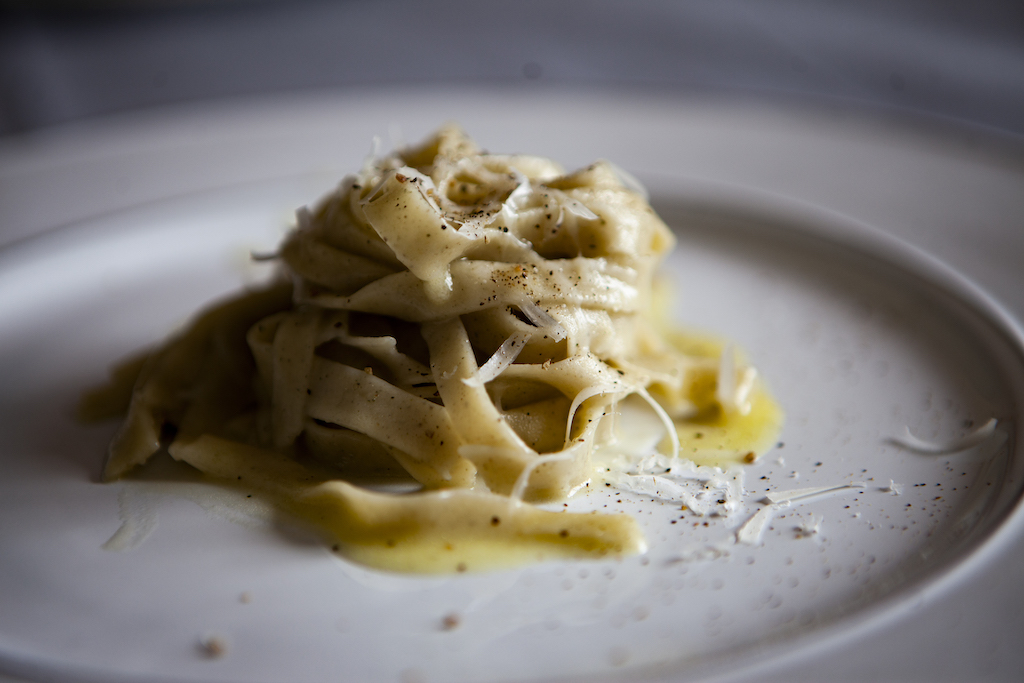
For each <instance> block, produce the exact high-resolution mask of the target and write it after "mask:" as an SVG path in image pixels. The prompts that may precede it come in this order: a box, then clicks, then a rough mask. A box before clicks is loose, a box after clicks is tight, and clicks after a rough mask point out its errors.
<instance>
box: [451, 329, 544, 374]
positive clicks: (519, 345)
mask: <svg viewBox="0 0 1024 683" xmlns="http://www.w3.org/2000/svg"><path fill="white" fill-rule="evenodd" d="M532 336H533V335H532V334H530V333H529V332H516V333H515V334H513V335H512V336H511V337H509V338H508V339H506V340H505V341H503V342H502V343H501V346H499V347H498V350H497V351H495V352H494V354H493V355H492V356H491V357H490V358H488V359H487V362H486V363H484V364H483V365H481V366H480V368H479V369H477V371H476V374H475V375H473V376H472V377H466V378H465V379H463V380H462V381H463V382H464V383H466V384H467V385H469V386H471V387H482V386H483V385H485V384H487V383H488V382H490V381H491V380H493V379H495V378H496V377H497V376H498V375H500V374H501V373H503V372H504V371H505V368H507V367H508V366H510V365H512V363H514V362H515V360H516V358H518V357H519V354H520V353H522V352H523V348H524V347H525V346H526V342H528V341H530V337H532Z"/></svg>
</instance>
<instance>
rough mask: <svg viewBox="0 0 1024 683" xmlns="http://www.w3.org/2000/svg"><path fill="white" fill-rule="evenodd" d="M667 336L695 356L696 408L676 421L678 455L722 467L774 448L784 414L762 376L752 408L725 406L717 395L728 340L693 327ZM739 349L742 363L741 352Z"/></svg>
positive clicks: (692, 397) (750, 401)
mask: <svg viewBox="0 0 1024 683" xmlns="http://www.w3.org/2000/svg"><path fill="white" fill-rule="evenodd" d="M666 337H667V338H668V339H669V341H670V342H671V343H672V345H673V346H675V347H676V348H677V349H678V350H680V351H682V352H683V353H684V354H685V355H687V356H688V357H690V358H693V359H695V361H696V363H695V366H694V368H693V369H692V370H691V377H690V384H689V399H690V401H691V402H692V403H693V405H694V407H695V410H696V412H695V414H694V415H692V416H688V417H686V418H684V419H677V420H675V426H676V433H677V435H678V437H679V456H680V457H682V458H686V459H687V460H692V461H693V462H695V463H696V464H698V465H713V466H717V467H721V468H723V469H724V468H726V467H728V466H730V465H734V464H737V463H748V464H749V463H752V462H754V461H755V460H756V459H757V458H759V457H760V456H761V455H763V454H764V453H765V452H767V451H769V450H771V448H772V447H773V446H774V445H775V443H776V440H777V439H778V437H779V434H780V433H781V431H782V425H783V421H784V414H783V411H782V408H781V407H780V406H779V404H778V403H777V402H776V401H775V398H774V397H773V396H772V395H771V393H770V392H769V391H768V389H767V388H766V387H765V385H764V381H763V380H762V379H760V378H758V379H757V380H756V381H755V383H754V386H753V389H752V390H751V392H750V395H749V397H748V400H747V407H748V408H749V410H746V411H738V410H724V409H723V408H722V407H721V406H720V405H719V403H718V401H717V399H716V388H717V379H718V378H717V375H718V363H719V359H720V357H721V355H722V353H723V352H726V351H727V349H728V348H729V345H728V344H726V343H725V342H723V341H722V340H720V339H716V338H714V337H711V336H708V335H704V334H699V333H693V332H682V331H672V332H670V333H668V334H667V335H666ZM736 354H737V358H738V360H739V364H740V365H743V364H744V363H745V361H744V358H743V354H742V353H740V352H736ZM666 447H667V440H666V441H663V442H662V452H666V451H665V450H664V449H665V448H666Z"/></svg>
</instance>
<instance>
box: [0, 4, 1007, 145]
mask: <svg viewBox="0 0 1024 683" xmlns="http://www.w3.org/2000/svg"><path fill="white" fill-rule="evenodd" d="M451 83H456V84H462V85H471V84H475V83H488V84H496V83H497V84H503V83H504V84H508V85H510V86H518V87H544V86H547V87H551V88H554V87H558V86H562V85H567V86H572V87H577V88H589V89H594V88H621V87H622V86H629V87H639V88H646V89H657V90H663V91H666V92H669V93H672V94H680V95H686V96H694V97H702V96H708V95H714V96H721V95H726V96H735V97H758V98H764V97H771V98H783V99H799V100H812V101H814V100H826V101H833V102H834V101H838V102H840V103H842V104H843V105H845V106H855V107H856V106H866V107H869V108H877V107H882V108H886V109H891V110H898V111H906V112H912V113H919V114H924V115H926V116H928V117H936V118H940V119H953V120H956V121H959V122H967V123H970V124H972V125H977V126H983V127H989V128H994V129H1000V130H1003V131H1009V132H1011V133H1015V134H1022V133H1024V3H1022V2H1016V1H1013V0H1002V1H1001V0H973V1H971V2H966V1H963V0H961V1H955V0H954V1H950V0H861V1H858V2H836V1H832V2H829V1H827V0H777V1H774V2H764V1H757V0H718V1H714V2H712V1H691V2H679V1H673V0H646V1H637V2H614V1H612V0H592V1H584V0H561V1H559V2H554V1H550V0H548V1H545V0H517V2H493V3H491V2H467V1H465V0H438V1H434V2H427V1H422V0H421V1H414V0H338V1H334V2H329V1H326V0H293V1H291V2H272V1H270V0H221V1H220V2H200V1H197V0H193V1H190V0H179V1H174V0H150V1H145V0H135V1H132V0H123V1H109V2H30V1H28V0H25V1H23V2H16V1H11V0H6V1H4V2H0V135H12V134H17V133H23V132H26V131H32V130H36V129H39V128H43V127H47V126H52V125H54V124H59V123H62V122H67V121H71V120H75V119H81V118H83V117H96V116H102V115H104V114H110V113H115V112H124V111H130V110H137V109H141V108H148V107H154V106H159V105H166V104H171V103H188V102H196V101H202V100H210V99H223V98H239V97H249V96H261V95H266V94H281V93H284V94H287V93H295V92H300V91H311V90H335V91H336V90H338V89H345V88H350V87H353V86H364V87H365V86H382V87H387V86H395V85H406V84H451Z"/></svg>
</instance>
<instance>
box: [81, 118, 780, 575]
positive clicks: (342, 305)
mask: <svg viewBox="0 0 1024 683" xmlns="http://www.w3.org/2000/svg"><path fill="white" fill-rule="evenodd" d="M673 243H674V238H673V235H672V233H671V232H670V231H669V230H668V228H667V227H666V226H665V225H664V223H663V222H662V221H661V220H660V219H659V218H658V217H657V215H656V214H655V213H654V211H653V210H652V209H651V208H650V206H649V205H648V204H647V201H646V199H645V197H644V196H643V195H642V194H641V193H640V192H638V191H637V190H636V188H635V187H634V185H633V184H625V183H624V182H623V181H622V180H621V175H620V174H619V173H618V172H617V171H616V169H615V168H614V167H613V166H612V165H611V164H609V163H606V162H598V163H595V164H593V165H591V166H588V167H586V168H584V169H582V170H579V171H576V172H573V173H568V174H566V173H564V172H563V170H562V169H561V168H560V167H558V166H557V165H556V164H554V163H553V162H551V161H548V160H546V159H541V158H538V157H531V156H516V155H511V156H508V155H505V156H503V155H492V154H485V153H483V152H482V151H481V150H480V149H479V148H477V146H476V145H475V144H474V143H473V142H472V141H471V140H470V139H469V138H467V137H466V136H465V135H464V134H463V133H461V131H459V130H458V129H455V128H445V129H443V130H442V131H441V132H439V133H438V134H436V135H435V136H434V137H432V138H431V139H430V140H428V141H427V142H426V143H425V144H424V145H423V146H421V147H418V148H413V149H409V150H405V151H401V152H398V153H395V154H393V155H391V156H386V157H383V158H378V159H373V160H370V161H368V162H367V164H366V165H365V167H364V168H363V170H362V172H361V173H359V174H358V175H354V176H350V177H348V178H346V179H345V180H344V181H343V182H342V183H341V185H340V187H339V188H338V189H337V190H336V191H335V192H334V193H332V194H330V195H329V196H327V197H326V198H325V199H323V200H322V201H321V203H320V204H319V205H318V206H317V207H316V208H315V209H313V210H307V209H300V210H299V211H298V212H297V227H296V228H295V229H294V230H293V231H292V232H291V233H290V234H289V236H288V237H287V238H286V240H285V241H284V243H283V244H282V246H281V247H280V249H279V253H278V255H277V256H278V257H279V259H280V261H281V263H282V277H281V278H280V280H279V281H277V282H276V283H274V284H272V285H270V286H269V287H267V288H265V289H262V290H259V291H254V292H249V293H245V294H243V295H241V296H239V297H237V298H236V299H234V300H231V301H229V302H227V303H224V304H221V305H220V306H218V307H216V308H213V309H211V310H209V311H208V312H207V313H205V314H204V315H203V316H202V317H200V318H199V319H198V320H196V321H195V322H194V323H193V324H192V325H191V326H190V327H189V328H188V329H187V330H186V331H185V332H184V333H182V334H181V335H179V336H178V337H177V338H175V339H172V340H171V341H170V342H169V343H168V344H167V345H166V346H164V347H163V348H161V349H160V350H158V351H156V352H155V353H153V354H152V355H151V356H150V357H149V358H148V359H147V360H146V362H145V364H144V365H143V366H142V368H141V371H140V372H139V375H138V379H137V381H136V383H135V386H134V391H133V393H132V397H131V400H130V406H129V408H128V416H127V419H126V421H125V422H124V424H123V426H122V428H121V429H120V431H119V432H118V434H117V436H116V437H115V439H114V441H113V443H112V445H111V448H110V454H109V458H108V461H107V464H106V469H105V477H106V478H107V479H118V478H120V477H123V476H125V475H126V474H128V473H129V472H130V471H131V470H132V469H133V468H135V467H137V466H138V465H140V464H142V463H144V462H145V461H146V460H147V459H148V458H149V457H150V456H152V455H153V454H154V453H156V452H157V451H159V450H160V449H161V448H162V447H164V446H166V447H167V450H168V452H169V453H170V455H171V456H172V457H174V458H176V459H178V460H181V461H184V462H187V463H189V464H191V465H193V466H194V467H196V468H198V469H199V470H201V471H203V472H205V473H207V474H208V475H210V476H212V477H215V478H217V479H218V480H220V481H223V482H225V483H232V484H234V485H237V486H243V487H251V488H252V490H253V491H255V492H258V493H260V494H262V495H265V496H269V497H271V498H272V499H274V500H276V501H278V503H279V504H280V505H281V506H282V507H283V508H285V509H287V510H289V511H291V512H292V513H294V514H297V515H300V516H302V517H305V518H307V519H310V520H312V521H314V522H315V523H317V524H318V525H320V526H321V527H322V528H323V529H325V530H326V531H327V533H328V534H329V535H330V538H331V539H332V542H333V543H334V544H336V547H337V548H338V549H339V551H340V552H343V553H344V554H347V555H348V556H350V557H352V558H354V559H357V560H359V561H362V562H366V563H368V564H371V565H375V566H380V567H387V568H392V569H402V570H413V571H451V570H456V569H465V568H472V569H476V568H480V567H484V566H489V565H493V564H495V563H498V564H502V563H506V562H508V558H509V553H508V552H503V553H499V554H495V549H496V548H498V547H499V546H500V547H501V548H504V549H506V551H507V549H509V548H512V549H518V550H516V551H515V552H518V553H519V554H520V555H521V556H522V559H525V560H532V559H536V558H539V557H551V556H562V557H580V556H604V555H621V554H626V553H635V552H640V551H642V549H643V548H644V547H645V544H644V540H643V535H642V534H641V532H640V530H639V527H638V526H637V524H636V523H635V522H634V521H633V520H632V519H631V518H629V517H628V516H625V515H621V514H617V515H596V514H572V513H563V512H559V513H555V512H551V511H547V510H545V509H543V508H542V507H537V506H535V505H533V504H532V503H540V502H544V501H552V500H560V499H563V498H565V497H568V496H571V495H573V494H574V493H575V492H577V491H578V490H579V489H580V488H581V487H584V486H585V485H586V484H587V483H588V481H589V480H590V478H591V476H592V474H593V465H592V462H591V457H592V454H593V453H594V449H595V447H599V446H600V444H602V443H605V442H608V441H609V440H612V439H614V438H615V437H614V435H615V431H616V430H615V429H614V428H613V425H612V422H613V420H611V419H607V418H609V416H610V415H612V414H614V413H615V412H616V406H617V405H618V404H619V403H620V402H621V401H623V400H625V399H626V398H627V397H629V396H632V395H638V396H640V397H641V398H643V399H644V400H645V401H648V402H649V403H650V406H651V409H652V410H653V412H655V413H656V415H657V416H658V419H659V420H660V421H661V423H667V422H671V421H674V422H676V426H678V427H679V430H680V431H679V434H680V437H681V438H682V442H681V441H680V440H679V438H677V437H676V432H675V427H676V426H673V425H671V424H669V425H667V428H668V432H669V436H670V438H669V439H668V441H669V443H670V444H671V445H672V450H673V451H674V452H678V451H679V449H680V448H681V447H682V448H683V450H685V451H686V453H684V455H686V456H687V457H693V458H695V459H697V460H699V459H700V454H701V453H702V452H703V453H705V454H706V453H707V452H709V451H707V448H712V449H714V448H717V449H718V454H717V455H718V456H722V455H723V454H725V455H727V456H728V457H730V458H733V459H734V460H740V459H742V458H743V456H744V455H746V456H748V457H747V459H748V461H749V460H750V459H751V457H750V456H751V455H752V454H757V453H760V452H761V451H763V450H765V449H766V448H767V446H769V445H770V444H771V442H772V438H773V434H774V431H773V430H776V429H777V428H778V423H779V419H780V418H779V414H778V411H777V409H776V408H775V407H774V404H773V403H771V402H770V400H769V399H767V397H766V395H765V394H764V393H763V392H761V391H760V390H759V389H757V388H752V387H753V382H754V379H755V374H754V373H753V371H752V369H750V368H746V367H739V366H738V363H737V362H736V361H735V360H734V357H733V351H732V347H731V346H730V347H728V353H727V357H724V358H722V359H719V358H717V357H716V356H715V354H714V353H711V354H690V353H684V352H682V351H680V350H679V348H678V347H677V346H676V345H674V344H672V343H670V342H669V341H668V340H667V339H666V338H665V336H664V335H663V334H662V331H661V325H660V324H659V323H658V321H657V320H656V317H655V316H654V314H653V309H654V302H653V296H652V291H653V288H652V284H653V279H654V277H655V271H656V269H657V267H658V265H659V263H660V262H661V260H662V258H663V256H664V254H665V253H666V252H667V251H668V250H669V249H670V248H671V247H672V246H673ZM717 353H718V355H722V352H721V349H720V348H719V349H718V351H717ZM726 375H727V376H726ZM723 377H724V379H723ZM737 392H739V393H741V394H742V395H739V394H737V395H736V396H733V394H734V393H737ZM726 394H728V395H726ZM759 397H760V398H759ZM94 400H95V397H94ZM87 403H88V402H87ZM751 406H753V413H751ZM734 413H735V415H734V416H733V417H730V416H731V415H732V414H734ZM730 419H733V422H730V421H729V420H730ZM735 420H740V421H743V420H746V421H747V423H745V424H746V427H745V428H746V429H747V432H743V428H744V427H743V425H740V427H741V428H740V430H739V432H740V433H741V434H742V436H741V437H739V438H733V440H732V441H730V440H729V439H730V436H729V435H730V434H732V435H734V434H735V433H736V430H735V429H734V427H735V425H734V422H735ZM755 422H756V424H759V425H761V428H759V429H760V431H758V429H755V427H754V426H752V425H755ZM765 425H767V428H765V427H764V426H765ZM687 430H689V431H687ZM715 430H718V433H717V434H718V435H717V436H716V435H715V434H716V432H715ZM705 433H706V434H707V435H708V436H707V440H706V441H704V442H701V439H703V438H704V436H705ZM715 439H717V441H716V440H715ZM681 443H682V446H681V445H680V444H681ZM705 444H706V447H705ZM715 444H717V445H715ZM691 451H692V452H691ZM674 454H675V453H673V455H674ZM401 477H411V478H412V479H414V480H415V481H416V482H417V483H418V485H419V487H420V490H418V491H414V492H405V493H396V492H386V491H381V490H380V489H379V487H377V489H375V490H371V489H370V488H366V487H362V486H358V485H357V484H359V483H360V482H362V483H366V482H377V483H379V482H380V481H381V480H392V481H393V480H396V479H399V478H401ZM341 480H347V482H346V481H341ZM499 556H500V557H501V558H504V559H495V558H498V557H499Z"/></svg>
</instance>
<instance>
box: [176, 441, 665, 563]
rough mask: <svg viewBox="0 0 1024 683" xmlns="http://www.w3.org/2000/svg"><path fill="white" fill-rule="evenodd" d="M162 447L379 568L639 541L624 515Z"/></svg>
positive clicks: (595, 553) (563, 552)
mask: <svg viewBox="0 0 1024 683" xmlns="http://www.w3.org/2000/svg"><path fill="white" fill-rule="evenodd" d="M170 450H171V455H172V457H174V458H175V459H177V460H181V461H183V462H187V463H188V464H190V465H192V466H193V467H195V468H197V469H199V470H200V471H202V472H204V473H205V474H207V475H208V476H210V477H212V478H214V479H216V480H217V481H218V482H219V483H224V484H229V485H232V486H235V487H241V488H244V489H247V490H251V491H252V492H253V493H254V494H256V495H260V496H263V497H265V498H267V499H269V500H270V501H271V502H272V503H273V504H274V505H276V506H277V507H278V509H281V510H283V511H285V512H287V513H290V514H291V515H294V516H295V517H298V518H300V519H303V520H306V521H308V522H310V523H312V524H313V525H315V526H316V527H317V528H318V529H320V530H321V531H322V532H323V533H324V535H325V540H326V541H327V543H328V545H329V546H330V547H331V548H332V549H333V550H334V551H335V552H337V553H339V554H341V555H343V556H346V557H348V558H349V559H351V560H353V561H356V562H359V563H362V564H365V565H369V566H371V567H376V568H379V569H387V570H392V571H401V572H414V573H454V572H466V571H480V570H485V569H493V568H497V567H510V566H517V565H522V564H526V563H532V562H537V561H542V560H548V559H554V558H566V559H568V558H601V557H618V556H623V555H631V554H636V553H640V552H643V551H644V550H645V549H646V544H645V541H644V538H643V533H642V532H641V530H640V528H639V526H638V525H637V523H636V522H635V521H634V520H633V519H632V518H631V517H629V516H628V515H625V514H607V515H599V514H581V513H570V512H554V511H550V510H545V509H542V508H539V507H536V506H533V505H526V504H522V503H519V502H518V501H515V500H513V499H510V498H507V497H504V496H497V495H494V494H490V493H481V492H477V491H473V490H466V489H448V490H435V491H425V492H417V493H408V494H402V495H394V494H388V493H380V492H375V491H371V490H367V489H364V488H361V487H358V486H355V485H353V484H349V483H347V482H344V481H340V480H337V479H332V478H331V475H330V473H329V472H326V471H320V470H318V468H317V467H316V466H315V465H310V466H306V465H304V464H300V463H298V462H296V461H295V460H293V459H292V458H290V457H288V456H285V455H281V454H277V453H274V452H272V451H266V450H263V449H259V448H254V447H251V446H245V445H242V444H238V443H236V442H232V441H228V440H225V439H220V438H218V437H214V436H202V437H200V438H198V439H196V440H195V441H193V442H191V443H188V444H174V445H173V446H172V447H171V449H170Z"/></svg>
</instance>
